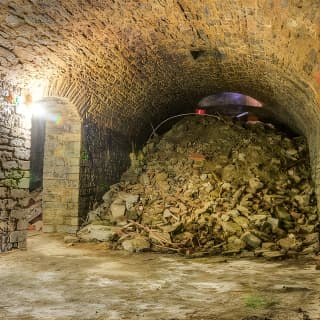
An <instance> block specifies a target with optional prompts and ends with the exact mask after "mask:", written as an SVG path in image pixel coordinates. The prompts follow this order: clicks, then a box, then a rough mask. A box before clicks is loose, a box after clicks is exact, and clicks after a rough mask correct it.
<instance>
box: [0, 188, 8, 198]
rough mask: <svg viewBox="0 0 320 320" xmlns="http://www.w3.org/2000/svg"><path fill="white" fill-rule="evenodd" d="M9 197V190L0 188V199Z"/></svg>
mask: <svg viewBox="0 0 320 320" xmlns="http://www.w3.org/2000/svg"><path fill="white" fill-rule="evenodd" d="M8 195H9V188H7V187H0V199H4V198H7V197H8Z"/></svg>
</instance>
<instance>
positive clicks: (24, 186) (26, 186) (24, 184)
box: [18, 178, 30, 189]
mask: <svg viewBox="0 0 320 320" xmlns="http://www.w3.org/2000/svg"><path fill="white" fill-rule="evenodd" d="M29 184H30V179H29V178H22V179H20V180H19V181H18V188H21V189H29Z"/></svg>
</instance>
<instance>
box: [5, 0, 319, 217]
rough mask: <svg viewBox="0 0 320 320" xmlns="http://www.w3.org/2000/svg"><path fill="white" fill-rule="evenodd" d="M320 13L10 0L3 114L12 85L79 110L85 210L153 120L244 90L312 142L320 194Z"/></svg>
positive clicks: (217, 5)
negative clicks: (224, 93)
mask: <svg viewBox="0 0 320 320" xmlns="http://www.w3.org/2000/svg"><path fill="white" fill-rule="evenodd" d="M319 12H320V11H319V3H318V1H308V2H301V1H292V2H288V1H279V2H274V1H267V2H265V1H245V2H241V1H232V2H225V1H216V2H211V1H200V2H197V3H196V2H190V1H151V2H150V1H139V2H136V1H126V3H125V5H124V2H121V1H114V2H108V3H104V2H92V1H80V3H79V2H78V1H55V2H50V4H49V3H46V2H43V1H34V2H29V1H22V0H21V1H18V0H17V1H3V2H2V3H1V34H0V40H1V47H0V58H1V64H0V74H1V80H2V82H1V83H2V87H3V93H2V104H3V108H2V109H1V110H3V111H2V114H3V122H7V120H6V119H7V118H8V117H11V116H13V115H14V112H13V111H14V105H13V107H12V108H11V109H10V106H11V105H12V100H10V96H11V92H17V93H15V94H16V95H23V94H21V92H26V91H28V90H29V91H30V92H32V93H33V95H36V94H39V93H40V91H41V94H40V95H41V97H42V98H45V99H46V98H49V99H51V98H59V99H66V100H65V101H68V103H70V104H71V105H73V106H74V108H75V110H77V114H78V116H79V118H78V123H79V124H81V134H80V150H79V177H80V178H79V199H83V201H82V200H81V201H82V202H81V201H80V200H79V201H80V202H81V205H80V207H79V208H82V209H79V210H80V211H81V210H82V212H88V210H90V209H91V208H92V207H93V205H94V203H95V202H97V201H99V200H101V197H102V195H103V194H104V193H105V191H106V190H107V189H108V187H109V186H110V185H111V184H112V183H114V182H116V181H118V179H119V178H120V175H121V173H122V172H123V171H124V170H125V169H126V168H127V167H128V165H129V158H128V155H129V153H130V152H131V151H132V150H135V149H138V148H139V146H141V145H142V144H143V143H144V142H145V141H146V139H147V138H148V137H149V135H150V133H151V132H152V128H153V127H156V126H157V124H159V123H160V122H161V121H163V120H165V119H166V118H168V117H170V116H173V115H177V114H180V113H186V112H193V111H194V109H195V108H196V106H197V104H198V103H199V101H200V100H201V99H202V98H204V97H206V96H209V95H213V94H218V93H221V92H238V93H242V94H244V95H247V96H250V97H252V98H254V99H256V100H258V101H259V102H261V103H262V104H263V109H265V110H268V112H269V113H270V114H272V116H273V117H274V119H277V121H279V122H281V123H284V124H285V125H286V126H288V127H290V128H291V129H292V130H293V131H295V132H299V133H300V134H302V135H304V136H305V137H306V138H307V140H308V144H309V150H310V159H311V167H312V174H313V181H314V183H315V185H316V192H317V194H318V197H319V195H320V190H319V188H318V185H319V183H320V182H319V181H320V180H319V179H320V178H319V177H318V175H319V161H320V160H319V139H318V137H319V92H320V80H319V74H320V73H319V72H320V69H319V29H318V24H319V19H320V16H319ZM35 81H37V82H38V83H39V82H40V83H41V90H40V89H39V88H38V87H36V86H34V82H35ZM18 91H19V92H20V93H18ZM4 110H9V111H8V112H4ZM10 114H11V115H10ZM6 126H8V125H7V124H6ZM12 126H14V124H12ZM8 129H9V130H12V132H14V130H13V129H10V128H8ZM22 129H23V130H29V129H28V127H27V128H26V129H25V128H22ZM15 134H19V133H18V132H15ZM4 135H5V133H4ZM10 137H11V136H10ZM12 137H13V136H12ZM3 144H4V146H5V147H3V150H5V149H8V147H6V145H7V142H6V140H3ZM19 148H21V149H22V150H21V151H23V152H25V153H26V154H27V153H28V148H24V147H23V146H20V147H19ZM24 157H25V158H24V159H20V160H21V161H28V159H27V156H26V155H24ZM3 158H4V159H5V161H9V160H10V156H9V155H6V156H3ZM18 160H19V159H18ZM5 161H4V162H5ZM25 165H26V164H25ZM44 165H45V164H44ZM21 166H22V165H21ZM1 170H2V171H3V172H5V174H4V178H1V179H2V180H1V186H2V188H3V196H2V197H3V199H8V190H9V188H10V187H11V186H10V183H9V182H8V181H7V180H8V179H7V178H6V175H7V172H9V171H8V170H9V169H6V168H5V167H2V169H1ZM25 170H26V172H27V171H28V168H25ZM9 180H10V179H9ZM23 190H24V191H25V192H27V191H26V190H25V189H23ZM318 202H319V201H318ZM12 210H14V209H13V208H11V207H10V209H9V207H6V208H5V209H4V211H5V212H6V216H10V214H11V211H12ZM82 215H84V213H81V214H80V216H82Z"/></svg>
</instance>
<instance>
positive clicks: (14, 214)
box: [10, 209, 29, 219]
mask: <svg viewBox="0 0 320 320" xmlns="http://www.w3.org/2000/svg"><path fill="white" fill-rule="evenodd" d="M28 213H29V210H28V209H14V210H12V211H11V214H10V217H11V218H15V219H23V218H25V217H26V216H27V215H28Z"/></svg>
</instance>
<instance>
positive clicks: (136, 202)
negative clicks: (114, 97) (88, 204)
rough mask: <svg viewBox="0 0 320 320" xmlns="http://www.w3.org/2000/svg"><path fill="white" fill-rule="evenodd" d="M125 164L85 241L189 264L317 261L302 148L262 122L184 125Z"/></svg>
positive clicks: (188, 121)
mask: <svg viewBox="0 0 320 320" xmlns="http://www.w3.org/2000/svg"><path fill="white" fill-rule="evenodd" d="M130 156H131V167H130V168H129V169H128V171H127V172H125V173H124V174H123V176H122V179H121V181H120V182H119V183H117V184H115V185H113V186H111V188H110V190H109V191H108V192H107V193H106V194H105V195H104V197H103V203H102V204H101V205H100V206H99V207H97V208H96V209H95V210H93V211H91V212H89V215H88V224H87V225H86V226H84V227H83V228H82V229H81V230H80V231H79V233H78V237H79V238H80V239H81V240H97V241H107V242H108V243H110V247H112V248H123V249H125V250H128V251H130V252H138V251H145V250H152V251H160V252H177V253H182V254H186V255H190V256H201V255H209V254H226V255H228V254H230V255H233V254H238V253H241V254H242V255H246V254H247V255H252V254H254V255H258V256H259V255H262V256H265V257H269V258H273V257H282V256H290V255H297V254H313V253H317V252H318V251H319V217H318V214H317V209H316V200H315V196H314V190H313V187H312V184H311V178H310V167H309V159H308V150H307V146H306V142H305V140H304V138H302V137H294V138H290V137H289V136H288V135H287V134H285V133H282V132H279V131H277V130H276V129H274V127H272V126H270V125H266V124H263V123H261V122H257V123H255V124H251V125H245V124H241V123H234V122H232V121H231V120H228V119H223V118H218V117H213V116H211V117H203V116H197V117H186V118H184V119H183V120H181V121H179V122H178V123H176V124H175V125H174V127H173V128H172V129H171V130H170V131H168V132H167V133H166V134H164V135H163V137H162V138H161V139H160V138H159V137H157V136H156V137H153V138H152V139H150V140H149V141H148V142H147V144H146V145H145V147H144V148H143V149H142V150H141V151H139V152H137V153H135V154H134V153H132V154H131V155H130Z"/></svg>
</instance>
